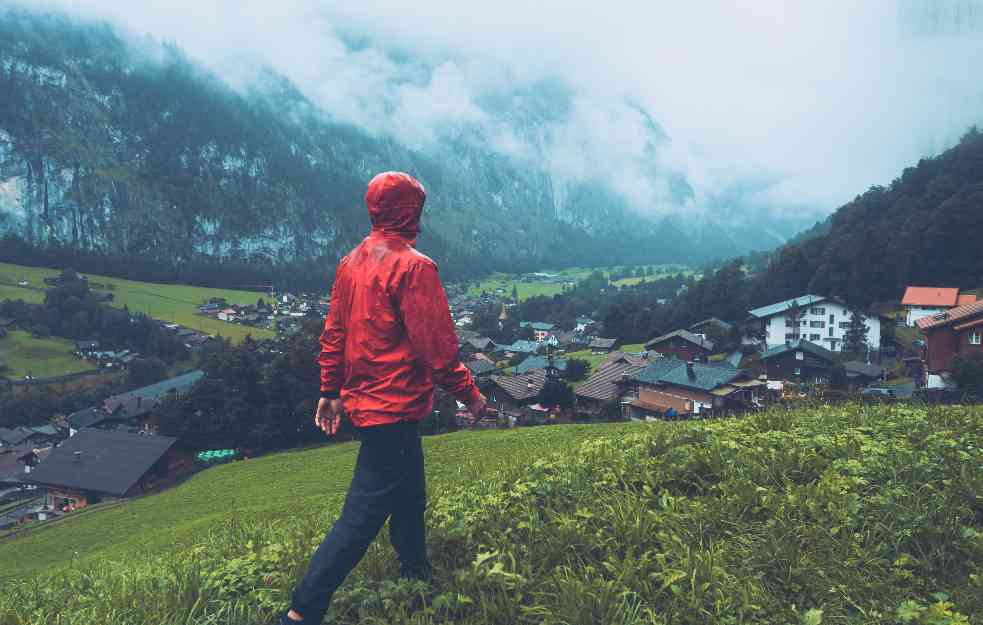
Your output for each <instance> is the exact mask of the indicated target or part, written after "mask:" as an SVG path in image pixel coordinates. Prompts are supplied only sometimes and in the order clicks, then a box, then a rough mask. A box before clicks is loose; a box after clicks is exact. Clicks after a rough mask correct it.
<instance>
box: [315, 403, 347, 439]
mask: <svg viewBox="0 0 983 625" xmlns="http://www.w3.org/2000/svg"><path fill="white" fill-rule="evenodd" d="M341 416H342V408H341V400H340V399H327V398H326V397H322V398H321V399H320V400H318V402H317V410H315V411H314V425H315V426H317V427H319V428H321V429H322V430H323V431H324V433H325V434H327V435H328V436H334V434H335V432H337V431H338V428H339V427H341Z"/></svg>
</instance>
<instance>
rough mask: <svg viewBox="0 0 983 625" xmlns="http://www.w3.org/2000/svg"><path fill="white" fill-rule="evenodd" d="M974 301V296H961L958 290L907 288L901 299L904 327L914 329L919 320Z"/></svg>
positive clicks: (927, 287) (931, 287) (923, 287)
mask: <svg viewBox="0 0 983 625" xmlns="http://www.w3.org/2000/svg"><path fill="white" fill-rule="evenodd" d="M975 301H976V296H975V295H970V294H962V295H960V293H959V289H956V288H946V287H934V286H909V287H908V288H907V289H905V292H904V297H903V298H902V299H901V307H902V309H903V310H904V313H905V325H907V326H908V327H911V328H914V327H915V325H916V323H917V322H918V320H919V319H923V318H925V317H931V316H932V315H937V314H939V313H942V312H945V311H947V310H951V309H953V308H956V307H957V306H965V305H966V304H972V303H973V302H975Z"/></svg>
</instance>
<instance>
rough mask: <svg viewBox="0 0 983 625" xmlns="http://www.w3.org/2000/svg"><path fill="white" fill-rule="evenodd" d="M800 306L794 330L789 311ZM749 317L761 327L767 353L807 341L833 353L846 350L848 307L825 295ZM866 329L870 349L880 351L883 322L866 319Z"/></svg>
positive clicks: (764, 308)
mask: <svg viewBox="0 0 983 625" xmlns="http://www.w3.org/2000/svg"><path fill="white" fill-rule="evenodd" d="M796 304H797V305H798V308H799V319H798V321H797V323H798V327H795V326H793V325H792V324H793V320H792V319H790V318H789V310H790V309H794V306H795V305H796ZM749 314H750V319H751V320H752V321H755V322H757V323H760V324H761V329H762V331H763V333H764V337H765V340H764V342H765V349H771V348H772V347H777V346H779V345H784V344H785V343H788V342H790V341H794V340H797V339H805V340H806V341H809V342H811V343H815V344H817V345H821V346H823V347H825V348H826V349H828V350H830V351H833V352H838V351H841V350H842V349H843V340H844V338H845V337H846V333H847V330H848V329H849V327H850V315H851V313H850V310H849V309H848V308H847V307H846V305H845V304H843V303H842V302H840V301H837V300H835V299H830V298H828V297H823V296H821V295H803V296H801V297H796V298H794V299H789V300H785V301H784V302H778V303H776V304H771V305H769V306H762V307H761V308H755V309H754V310H752V311H750V312H749ZM864 325H866V326H867V345H868V346H870V349H874V350H876V349H880V345H881V320H880V318H879V317H876V316H870V315H864Z"/></svg>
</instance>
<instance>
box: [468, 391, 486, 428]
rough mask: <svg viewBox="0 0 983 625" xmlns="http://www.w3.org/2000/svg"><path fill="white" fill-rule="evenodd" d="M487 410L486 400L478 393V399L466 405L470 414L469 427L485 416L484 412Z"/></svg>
mask: <svg viewBox="0 0 983 625" xmlns="http://www.w3.org/2000/svg"><path fill="white" fill-rule="evenodd" d="M487 410H488V400H487V399H485V396H484V395H482V394H481V393H478V399H476V400H474V401H473V402H471V403H470V404H469V405H468V412H470V413H471V425H474V424H476V423H477V422H478V421H479V420H480V419H481V417H483V416H485V412H486V411H487Z"/></svg>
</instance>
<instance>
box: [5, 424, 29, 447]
mask: <svg viewBox="0 0 983 625" xmlns="http://www.w3.org/2000/svg"><path fill="white" fill-rule="evenodd" d="M36 434H38V433H37V432H35V431H34V430H31V429H30V428H13V429H8V428H0V441H3V442H4V443H6V444H7V445H8V446H11V447H14V446H16V445H20V444H21V443H23V442H24V441H26V440H27V439H29V438H31V437H32V436H35V435H36Z"/></svg>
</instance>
